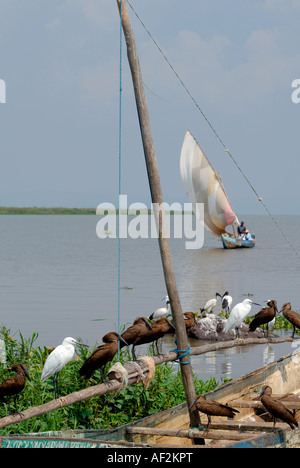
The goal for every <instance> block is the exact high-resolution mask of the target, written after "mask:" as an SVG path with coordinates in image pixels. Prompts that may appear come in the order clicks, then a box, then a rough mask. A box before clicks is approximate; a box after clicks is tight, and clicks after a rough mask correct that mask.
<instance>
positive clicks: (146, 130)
mask: <svg viewBox="0 0 300 468" xmlns="http://www.w3.org/2000/svg"><path fill="white" fill-rule="evenodd" d="M117 3H118V7H119V12H120V14H121V11H122V27H123V32H124V36H125V41H126V45H127V56H128V61H129V66H130V70H131V74H132V81H133V87H134V94H135V99H136V106H137V112H138V117H139V122H140V129H141V135H142V141H143V147H144V155H145V162H146V167H147V173H148V179H149V185H150V192H151V197H152V203H153V205H154V207H157V206H159V207H160V208H161V207H162V206H163V196H162V190H161V184H160V176H159V171H158V164H157V160H156V153H155V148H154V143H153V138H152V131H151V124H150V117H149V110H148V104H147V99H146V95H145V91H144V86H143V79H142V73H141V68H140V63H139V58H138V52H137V47H136V42H135V38H134V34H133V30H132V26H131V22H130V18H129V14H128V9H127V5H126V1H125V0H122V4H121V0H117ZM155 215H156V221H157V224H158V226H159V229H158V231H159V238H158V241H159V248H160V255H161V260H162V266H163V272H164V278H165V283H166V289H167V292H168V295H169V299H170V302H171V308H172V315H173V319H174V322H175V327H176V338H177V346H178V349H180V350H187V349H188V347H189V345H188V339H187V334H186V328H185V323H184V317H183V313H182V309H181V304H180V299H179V294H178V290H177V285H176V279H175V274H174V269H173V262H172V257H171V250H170V244H169V239H168V238H167V237H166V236H163V233H164V232H165V231H164V229H165V225H166V221H165V213H164V210H159V212H156V213H155ZM189 359H190V358H189V356H185V357H183V358H182V359H181V374H182V380H183V384H184V389H185V394H186V400H187V404H188V407H190V406H191V405H192V404H193V402H194V401H195V398H196V393H195V386H194V380H193V372H192V366H191V364H189V363H188V361H189ZM190 422H191V427H197V426H198V425H199V424H201V421H200V416H199V413H198V411H197V410H194V411H190ZM196 443H197V444H204V440H203V439H198V440H197V442H196Z"/></svg>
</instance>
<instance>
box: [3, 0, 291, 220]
mask: <svg viewBox="0 0 300 468" xmlns="http://www.w3.org/2000/svg"><path fill="white" fill-rule="evenodd" d="M130 3H131V4H132V6H133V7H134V9H135V10H136V12H137V13H138V14H139V16H140V17H141V19H142V20H143V22H144V23H145V24H146V26H147V28H148V29H149V31H150V32H151V34H152V35H153V36H154V37H155V39H156V40H157V41H158V43H159V45H160V46H161V48H162V49H163V50H164V52H165V54H166V56H167V57H168V59H169V60H170V62H171V63H172V64H173V66H174V68H175V69H176V70H177V72H178V74H179V75H180V76H181V78H182V79H183V81H184V82H185V84H186V86H187V87H188V88H189V90H190V91H191V93H192V95H193V96H194V98H195V99H196V101H197V102H198V103H199V105H200V106H201V108H202V109H203V110H204V112H205V114H206V115H207V117H208V118H209V120H210V121H211V122H212V124H213V125H214V127H215V128H216V129H217V131H218V133H219V134H220V136H221V137H222V139H223V141H224V143H225V144H226V146H227V147H228V148H229V149H230V150H231V152H232V153H233V154H234V156H235V158H236V160H237V161H238V163H239V165H240V166H241V167H242V169H243V171H244V172H245V173H246V175H247V177H248V178H249V180H250V181H251V183H252V184H253V185H254V187H255V189H256V190H257V192H258V193H259V194H260V195H261V196H262V197H263V199H264V201H265V203H266V204H267V206H268V207H269V209H270V210H271V211H272V212H273V213H275V214H280V213H286V214H300V204H299V194H298V190H299V185H300V184H299V174H300V170H299V169H300V162H299V155H300V142H299V140H300V129H299V122H300V103H299V104H294V103H293V102H292V99H291V97H292V92H293V88H292V82H293V81H294V80H295V79H298V78H300V49H299V31H300V21H299V18H300V0H243V1H241V0H186V1H185V2H183V1H182V0H130ZM129 12H130V16H131V20H132V25H133V29H134V32H135V35H136V41H137V45H138V50H139V56H140V62H141V67H142V73H143V78H144V82H145V85H146V86H147V89H146V94H147V98H148V103H149V110H150V117H151V123H152V131H153V137H154V142H155V147H156V153H157V159H158V164H159V168H160V174H161V182H162V187H163V193H164V198H165V200H166V201H168V202H169V203H171V202H175V201H179V202H181V203H182V202H184V201H187V199H186V196H185V193H184V189H183V186H182V183H181V180H180V174H179V157H180V151H181V146H182V142H183V138H184V135H185V132H186V130H187V129H188V128H189V129H190V130H191V131H192V133H193V134H194V135H195V137H196V138H197V140H198V141H199V143H200V144H201V146H202V147H203V149H204V151H205V152H206V154H207V155H208V156H209V158H210V159H211V161H212V162H213V164H214V166H215V167H216V168H217V169H218V170H219V171H220V173H221V175H222V178H223V182H224V184H225V187H226V189H227V192H228V194H229V197H230V199H231V202H232V204H233V207H234V208H235V210H236V212H237V213H238V214H239V213H242V214H247V213H261V214H264V213H265V212H264V210H263V209H262V207H261V206H260V204H259V202H258V201H257V199H256V197H255V196H254V194H253V192H252V191H251V189H250V188H249V186H248V184H247V183H246V182H245V180H244V179H243V177H242V176H241V175H240V173H239V171H238V170H237V168H236V167H235V165H234V164H233V163H232V161H231V160H230V159H229V158H228V155H227V154H226V153H225V152H224V150H223V148H222V147H221V145H220V144H219V142H218V141H217V140H216V138H215V136H214V134H213V133H212V131H211V130H210V128H209V127H208V125H207V123H206V122H205V121H204V119H203V117H202V116H201V114H200V113H199V111H198V110H197V108H196V107H195V105H194V104H193V103H192V102H191V101H190V99H189V97H188V95H187V94H186V92H185V91H184V89H183V87H182V86H181V84H180V83H179V82H178V80H177V78H176V77H175V75H174V73H173V72H172V71H171V70H170V68H169V66H168V65H167V64H166V62H165V60H164V59H163V58H162V56H161V55H160V53H159V52H158V50H157V48H156V47H155V46H154V44H153V42H152V41H151V39H150V38H149V36H148V35H147V33H146V32H145V30H144V29H143V27H142V26H141V24H140V22H139V21H138V20H137V18H136V17H135V15H134V14H133V12H132V10H131V9H130V8H129ZM0 57H1V64H0V79H2V80H4V81H5V83H6V103H5V104H0V119H1V120H0V121H1V171H0V205H3V206H4V205H5V206H32V205H34V206H70V207H73V206H76V207H96V206H97V205H98V204H99V203H102V202H112V203H116V200H117V195H118V146H119V142H118V123H119V14H118V9H117V3H116V0H0ZM123 79H124V83H123V114H122V122H123V127H122V129H123V130H122V131H123V139H122V193H124V194H127V195H128V200H129V203H133V202H145V203H146V204H147V205H149V204H150V196H149V188H148V180H147V177H146V170H145V164H144V156H143V151H142V145H141V138H140V133H139V127H138V120H137V114H136V108H135V101H134V97H133V91H132V84H131V78H130V75H129V68H128V64H127V57H126V51H125V48H124V59H123ZM149 89H150V90H151V92H150V91H149Z"/></svg>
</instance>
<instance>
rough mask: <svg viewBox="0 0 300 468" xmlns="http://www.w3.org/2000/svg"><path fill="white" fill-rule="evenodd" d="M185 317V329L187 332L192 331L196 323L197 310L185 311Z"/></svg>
mask: <svg viewBox="0 0 300 468" xmlns="http://www.w3.org/2000/svg"><path fill="white" fill-rule="evenodd" d="M183 317H184V324H185V329H186V332H187V334H189V332H190V331H191V329H192V328H193V326H194V325H195V323H196V314H195V312H184V314H183Z"/></svg>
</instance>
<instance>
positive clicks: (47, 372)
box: [41, 336, 89, 398]
mask: <svg viewBox="0 0 300 468" xmlns="http://www.w3.org/2000/svg"><path fill="white" fill-rule="evenodd" d="M75 346H85V347H86V348H88V347H89V346H88V345H85V344H83V343H79V342H78V341H76V340H75V339H74V338H72V337H70V336H69V337H67V338H65V339H64V341H63V342H62V344H61V345H59V346H57V347H56V348H55V349H54V350H53V351H52V353H51V354H49V356H48V358H47V360H46V362H45V365H44V369H43V372H42V375H41V381H42V382H45V380H47V379H49V378H50V377H52V376H53V385H54V393H55V398H59V388H58V375H59V372H60V371H61V370H62V369H63V368H64V367H65V365H66V364H68V362H69V361H71V359H74V358H75V356H76V351H75Z"/></svg>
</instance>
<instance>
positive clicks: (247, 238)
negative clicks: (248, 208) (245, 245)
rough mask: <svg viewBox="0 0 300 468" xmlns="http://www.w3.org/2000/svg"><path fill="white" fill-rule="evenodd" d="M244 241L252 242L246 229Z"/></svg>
mask: <svg viewBox="0 0 300 468" xmlns="http://www.w3.org/2000/svg"><path fill="white" fill-rule="evenodd" d="M245 240H246V241H251V240H252V235H251V234H250V232H249V231H248V229H246V231H245Z"/></svg>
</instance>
